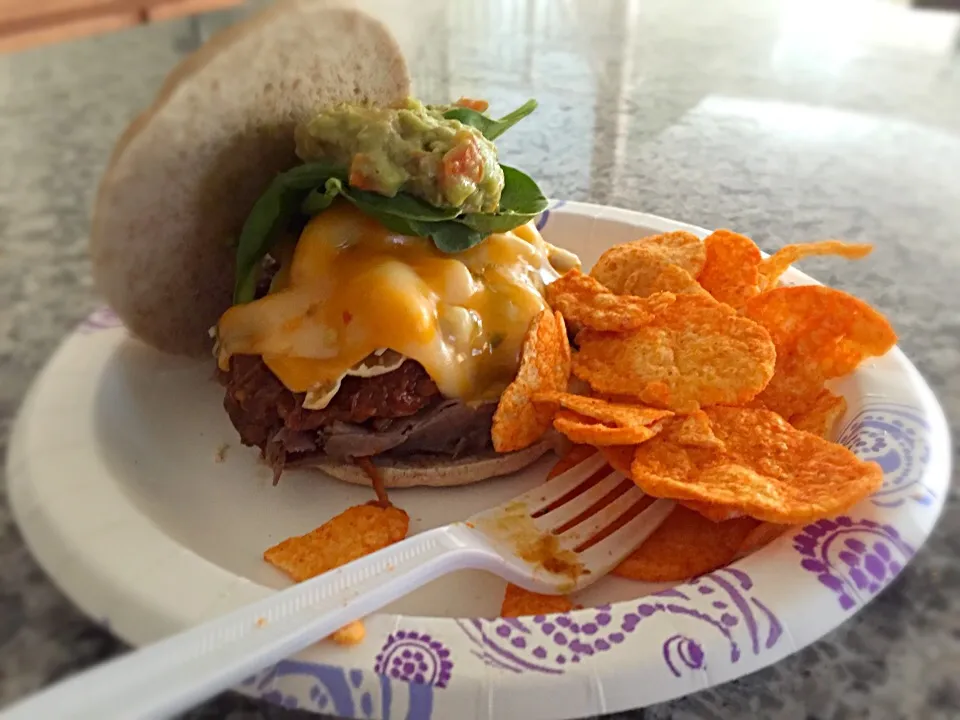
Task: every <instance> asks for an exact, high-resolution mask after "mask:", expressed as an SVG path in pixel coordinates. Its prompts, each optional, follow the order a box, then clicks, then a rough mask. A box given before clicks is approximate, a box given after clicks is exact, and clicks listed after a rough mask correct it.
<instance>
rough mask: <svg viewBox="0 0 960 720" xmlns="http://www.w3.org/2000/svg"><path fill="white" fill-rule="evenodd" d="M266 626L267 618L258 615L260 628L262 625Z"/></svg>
mask: <svg viewBox="0 0 960 720" xmlns="http://www.w3.org/2000/svg"><path fill="white" fill-rule="evenodd" d="M266 626H267V619H266V618H262V617H258V618H257V627H258V628H262V627H266Z"/></svg>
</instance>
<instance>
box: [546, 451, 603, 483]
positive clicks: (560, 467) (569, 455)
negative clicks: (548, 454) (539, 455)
mask: <svg viewBox="0 0 960 720" xmlns="http://www.w3.org/2000/svg"><path fill="white" fill-rule="evenodd" d="M595 452H597V449H596V448H595V447H591V446H590V445H573V446H571V447H570V449H569V450H567V451H566V452H565V453H564V454H563V455H562V456H560V459H559V460H557V464H556V465H554V466H553V467H552V468H550V472H548V473H547V480H552V479H553V478H555V477H556V476H557V475H563V473H565V472H566V471H567V470H570V469H571V468H574V467H576V466H577V465H579V464H580V463H582V462H583V461H584V460H586V459H587V458H588V457H590V456H591V455H593V454H594V453H595Z"/></svg>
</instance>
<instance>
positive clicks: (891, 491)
mask: <svg viewBox="0 0 960 720" xmlns="http://www.w3.org/2000/svg"><path fill="white" fill-rule="evenodd" d="M838 442H839V443H840V444H841V445H843V446H844V447H846V448H848V449H849V450H850V451H852V452H853V453H855V454H856V456H857V457H859V458H860V459H862V460H872V461H873V462H875V463H877V464H878V465H879V466H880V467H881V468H883V487H882V488H880V490H878V491H877V492H876V493H874V495H873V497H872V498H871V502H873V504H874V505H877V506H879V507H900V506H901V505H903V504H904V503H906V502H914V503H918V504H920V505H928V506H929V505H932V504H933V502H934V500H935V499H936V496H935V495H934V493H933V492H932V491H931V490H930V489H929V488H928V487H926V486H925V485H924V484H923V478H924V473H925V471H926V468H927V465H928V463H929V461H930V449H931V448H930V425H929V423H928V422H927V420H926V419H925V418H924V417H923V415H922V413H921V412H920V411H918V410H916V409H915V408H913V407H910V406H909V405H901V404H899V403H872V404H868V405H866V406H865V407H864V408H863V409H862V410H861V411H860V412H858V413H857V415H856V416H855V417H854V418H853V419H852V420H851V421H850V422H849V423H847V425H846V427H844V429H843V431H842V432H841V433H840V438H839V440H838Z"/></svg>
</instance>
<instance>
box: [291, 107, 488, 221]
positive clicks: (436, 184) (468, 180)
mask: <svg viewBox="0 0 960 720" xmlns="http://www.w3.org/2000/svg"><path fill="white" fill-rule="evenodd" d="M447 109H448V108H447V107H443V106H427V105H424V104H423V103H421V102H419V101H417V100H414V99H408V100H407V101H406V102H405V103H404V104H403V105H402V106H400V107H391V108H383V107H370V106H364V105H354V104H340V105H335V106H332V107H330V108H327V109H324V110H323V111H321V112H319V113H317V114H316V115H315V116H313V117H312V118H310V119H309V120H307V121H306V122H303V123H301V124H300V125H299V126H298V127H297V129H296V135H295V138H296V148H297V155H298V156H299V157H300V159H302V160H303V161H304V162H325V163H331V164H334V165H337V166H340V167H344V168H347V169H348V172H349V180H348V182H349V184H350V186H351V187H355V188H357V189H359V190H369V191H372V192H376V193H379V194H381V195H385V196H387V197H394V196H395V195H396V194H397V193H398V192H405V193H409V194H410V195H414V196H416V197H418V198H420V199H421V200H424V201H425V202H428V203H430V204H431V205H434V206H437V207H453V208H460V210H461V211H462V212H464V213H475V212H481V213H492V212H496V210H497V208H498V207H499V205H500V194H501V193H502V192H503V182H504V180H503V170H502V169H501V167H500V163H499V161H498V159H497V148H496V146H495V145H494V144H493V143H492V142H491V141H490V140H488V139H487V138H485V137H484V136H483V134H481V132H480V131H479V130H477V129H476V128H474V127H471V126H469V125H464V124H463V123H461V122H460V121H459V120H454V119H450V118H445V117H444V116H443V113H444V112H445V111H446V110H447Z"/></svg>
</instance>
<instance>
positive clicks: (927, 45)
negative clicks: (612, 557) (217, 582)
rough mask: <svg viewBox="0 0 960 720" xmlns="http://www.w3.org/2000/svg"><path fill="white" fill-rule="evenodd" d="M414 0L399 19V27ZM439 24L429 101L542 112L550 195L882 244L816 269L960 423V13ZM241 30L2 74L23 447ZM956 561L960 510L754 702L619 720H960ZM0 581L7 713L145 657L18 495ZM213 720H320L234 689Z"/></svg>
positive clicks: (531, 135)
mask: <svg viewBox="0 0 960 720" xmlns="http://www.w3.org/2000/svg"><path fill="white" fill-rule="evenodd" d="M398 5H399V4H391V3H387V2H386V1H385V0H384V3H383V7H384V8H386V10H385V12H386V13H387V15H389V16H390V17H388V19H390V20H392V21H394V22H399V18H400V14H399V11H398V10H397V6H398ZM418 8H419V9H418V10H417V11H416V13H414V15H415V17H414V18H413V20H412V21H411V20H410V17H409V16H410V14H411V12H412V11H404V13H403V14H404V16H406V20H407V21H408V22H407V23H406V24H405V25H404V26H403V27H399V28H398V32H399V35H400V37H401V41H402V43H403V44H404V45H405V47H406V51H407V54H408V57H409V58H410V60H411V64H412V66H413V70H414V73H415V76H416V81H417V85H418V91H419V93H420V94H421V95H422V96H424V97H426V98H427V99H430V100H443V99H446V98H449V97H455V96H459V95H461V94H465V95H474V96H478V95H479V96H483V97H488V98H490V99H491V100H492V101H493V102H494V105H495V107H496V108H498V109H501V108H508V107H511V106H512V105H513V104H516V103H517V101H519V100H522V99H526V98H527V97H530V96H535V97H537V98H538V99H539V100H540V102H541V106H542V109H541V110H540V111H539V112H538V113H537V115H536V116H535V119H534V120H530V121H527V122H526V123H523V124H521V125H520V126H518V127H517V128H516V129H515V130H514V131H512V133H511V134H510V135H508V136H506V137H505V139H504V141H503V143H502V152H503V154H504V155H505V156H508V157H510V158H511V161H512V162H513V163H515V164H518V165H521V166H522V167H524V168H525V169H527V170H529V171H530V172H531V174H533V175H535V176H536V177H537V178H538V179H539V180H540V181H541V185H542V186H543V187H544V189H545V190H547V191H548V192H549V193H550V194H551V195H552V196H554V197H564V198H570V199H576V200H590V201H594V202H601V203H609V204H613V205H620V206H623V207H627V208H633V209H639V210H644V211H647V212H652V213H656V214H660V215H664V216H667V217H672V218H677V219H681V220H684V221H687V222H690V223H694V224H698V225H703V226H706V227H719V226H729V227H733V228H735V229H738V230H741V231H743V232H745V233H747V234H750V235H752V236H753V237H754V238H756V239H757V241H758V242H759V243H760V244H761V245H762V246H763V247H764V248H765V249H768V250H772V249H775V248H777V247H778V246H780V245H782V244H783V243H786V242H789V241H795V240H804V239H814V238H822V237H828V236H839V237H843V238H846V239H849V240H864V241H871V242H873V243H875V244H876V246H877V250H876V252H875V253H874V255H873V256H872V257H871V258H870V260H869V262H865V263H862V264H847V265H843V266H842V267H841V266H840V265H839V264H838V263H837V262H836V261H834V262H829V263H828V262H817V261H811V262H808V263H806V264H805V266H804V269H805V270H808V271H809V272H811V273H812V274H814V275H817V276H818V277H820V278H822V279H823V280H825V281H827V282H829V283H831V284H835V285H837V286H839V287H841V288H844V289H848V290H850V291H852V292H855V293H856V294H858V295H860V296H862V297H864V298H865V299H867V300H869V301H870V302H872V303H874V304H875V305H877V306H878V307H879V308H881V309H882V310H883V311H884V312H885V313H887V314H888V315H889V317H890V318H891V319H892V320H893V322H894V324H895V325H896V327H897V329H898V330H899V332H900V335H901V344H902V347H903V349H904V350H905V351H906V353H907V354H908V355H909V356H910V357H911V358H912V359H913V360H914V362H915V363H916V365H917V367H918V368H919V369H920V371H921V372H922V373H923V374H924V375H925V376H926V378H927V379H928V380H929V382H930V384H931V385H932V387H933V388H934V390H935V392H936V393H937V395H938V396H939V398H940V400H941V403H942V404H943V406H944V408H945V410H946V412H947V414H948V417H949V418H950V419H951V420H952V421H954V422H955V421H956V418H957V417H960V320H958V318H960V314H958V312H957V300H958V299H960V293H958V290H957V286H958V280H957V278H958V277H960V235H958V232H960V231H958V228H960V58H958V56H957V47H958V44H960V42H958V38H960V35H958V26H960V21H958V18H957V17H956V16H951V15H937V14H932V13H916V12H910V11H907V10H905V9H903V8H902V7H900V6H899V5H896V4H887V3H877V4H872V3H870V2H858V3H810V2H785V1H777V0H755V1H754V0H750V1H745V2H734V0H726V1H724V2H709V3H705V2H700V1H689V2H688V1H671V0H653V1H650V2H630V1H627V0H623V1H622V2H621V1H618V0H564V1H560V0H553V1H551V2H547V1H546V0H541V1H540V2H534V1H533V0H516V1H515V2H513V3H510V2H484V1H482V0H478V2H473V3H445V4H443V3H440V2H435V3H429V2H427V3H421V4H420V5H418ZM235 19H236V14H235V13H223V14H217V15H210V16H206V17H203V18H201V19H193V20H181V21H174V22H168V23H161V24H158V25H155V26H151V27H146V28H140V29H136V30H131V31H126V32H121V33H117V34H114V35H109V36H105V37H98V38H91V39H87V40H82V41H78V42H73V43H68V44H65V45H62V46H56V47H47V48H40V49H36V50H32V51H29V52H24V53H19V54H15V55H9V56H0V109H2V110H0V157H2V162H0V238H2V240H0V443H2V444H3V446H4V449H5V446H6V440H7V437H8V432H9V427H10V423H11V421H12V419H13V416H14V414H15V412H16V409H17V407H18V405H19V403H20V401H21V399H22V398H23V395H24V393H25V391H26V387H27V384H28V383H29V382H30V381H31V380H32V378H33V377H34V376H35V374H36V373H37V372H38V371H39V369H40V368H41V367H42V365H43V363H44V361H45V360H46V358H47V357H48V356H49V354H50V353H51V352H52V351H53V349H54V348H55V347H56V345H57V343H58V342H59V341H60V339H61V338H62V337H63V336H64V335H65V333H67V332H69V330H70V329H71V328H72V327H73V326H74V325H75V324H76V323H77V322H78V321H79V320H80V319H81V318H82V317H83V316H84V315H86V314H87V312H88V311H89V310H90V309H91V308H92V307H93V306H94V305H95V302H96V301H95V296H94V291H93V288H92V285H91V280H90V273H89V268H88V266H87V261H86V257H85V252H86V242H87V229H88V228H87V226H88V221H89V209H90V205H91V201H92V198H93V195H94V192H95V186H96V182H97V179H98V177H99V175H100V173H101V172H102V170H103V167H104V165H105V163H106V159H107V156H108V153H109V151H110V149H111V146H112V144H113V141H114V140H115V138H116V136H117V135H118V133H119V132H120V131H121V130H122V129H123V127H124V126H125V125H126V123H127V122H128V121H129V120H130V119H131V117H132V116H133V115H134V113H135V112H136V111H137V109H138V108H141V107H142V106H144V105H145V104H146V103H147V102H148V101H149V100H150V98H151V96H152V94H153V93H154V92H155V90H156V89H157V87H158V86H159V83H160V82H161V80H162V78H163V76H164V74H165V73H166V72H167V71H168V70H169V69H170V68H171V67H172V66H173V64H174V63H176V62H177V60H178V58H180V57H182V56H183V55H184V54H185V53H187V52H189V51H190V50H191V49H192V48H194V47H196V45H197V43H198V42H200V41H201V40H202V38H204V37H205V36H207V35H208V34H209V33H210V32H211V31H213V30H214V29H215V28H217V27H220V26H223V25H226V24H229V23H230V22H232V21H234V20H235ZM494 28H500V30H499V33H498V34H495V33H494ZM504 28H506V29H504ZM51 451H55V448H54V449H51ZM956 459H957V453H956V450H954V463H955V465H956ZM958 558H960V503H958V500H957V497H956V491H955V490H954V491H953V492H952V493H951V495H950V498H949V500H948V502H947V507H946V510H945V512H944V514H943V517H942V519H941V521H940V523H939V526H938V528H937V530H936V531H935V533H934V535H933V537H932V538H931V539H930V541H929V542H928V543H927V545H926V546H925V547H924V548H923V549H922V550H921V551H920V552H919V554H918V555H917V557H916V559H915V560H914V561H913V562H912V563H911V564H910V565H909V566H908V567H907V568H906V570H905V571H904V572H903V573H902V575H901V576H900V577H899V579H898V580H897V581H896V582H895V583H894V584H893V585H892V586H891V587H890V588H889V589H887V590H886V591H885V592H883V593H882V594H881V595H880V596H879V597H878V598H877V599H876V600H875V601H874V602H873V603H871V604H870V605H869V606H868V607H867V608H866V610H864V611H863V612H861V613H860V614H858V615H857V616H856V617H854V618H853V619H851V620H850V621H849V622H848V623H846V624H845V625H844V626H843V627H842V628H841V629H839V630H838V631H836V632H834V633H832V634H831V635H829V636H827V637H826V638H824V639H823V640H821V641H820V642H818V643H816V644H815V645H813V646H812V647H809V648H807V649H806V650H804V651H802V652H800V653H799V654H797V655H795V656H793V657H791V658H789V659H787V660H784V661H783V662H781V663H779V664H777V665H776V666H774V667H771V668H768V669H766V670H763V671H761V672H759V673H757V674H755V675H752V676H750V677H747V678H745V679H743V680H740V681H738V682H734V683H730V684H727V685H724V686H721V687H718V688H715V689H712V690H708V691H705V692H701V693H699V694H697V695H693V696H690V697H687V698H684V699H681V700H678V701H675V702H672V703H669V704H665V705H661V706H656V707H650V708H647V709H645V710H642V711H635V712H632V713H625V714H622V715H619V716H617V717H622V718H627V717H629V718H632V719H634V720H635V719H637V718H648V719H649V720H654V719H656V720H666V719H667V718H670V719H673V720H715V719H726V718H755V717H762V718H770V719H771V720H806V719H809V718H817V719H819V718H823V719H827V718H829V719H832V720H842V719H844V718H878V719H879V718H883V719H886V718H890V719H894V718H931V719H932V718H956V717H960V560H958ZM0 578H2V583H0V703H7V702H10V701H12V700H14V699H16V698H18V697H21V696H23V695H25V694H26V693H29V692H31V691H32V690H35V689H37V688H39V687H41V686H42V685H44V684H46V683H49V682H51V681H53V680H56V679H58V678H61V677H63V676H64V675H67V674H69V673H71V672H73V671H76V670H79V669H81V668H84V667H86V666H88V665H90V664H91V663H93V662H95V661H97V660H101V659H103V658H106V657H108V656H110V655H112V654H114V653H116V652H118V651H119V650H121V649H122V647H121V645H120V644H119V643H117V642H116V641H115V640H113V639H112V638H111V637H110V636H109V635H108V634H106V633H105V632H104V631H103V630H101V629H98V628H97V627H96V626H94V625H93V624H92V623H90V622H88V621H87V620H86V619H85V618H84V617H82V616H81V615H80V614H79V613H78V612H77V611H76V610H74V609H73V608H72V606H71V605H70V603H69V602H68V601H67V600H66V599H65V598H64V597H63V596H62V595H61V594H60V593H59V592H58V591H57V590H56V589H55V588H54V587H53V586H52V585H51V584H50V583H49V581H47V580H46V579H45V577H44V575H43V574H42V572H41V571H40V570H39V568H38V567H37V566H36V564H35V563H34V562H33V560H32V559H31V558H30V556H29V555H28V553H27V551H26V549H25V548H24V546H23V543H22V540H21V539H20V537H19V535H18V533H17V530H16V529H15V527H14V525H13V523H12V520H11V517H10V513H9V510H8V508H7V505H6V502H5V500H0ZM189 717H191V718H219V717H227V718H230V720H241V719H248V718H249V719H251V720H252V719H253V718H262V717H271V718H273V717H275V718H284V719H285V720H286V719H288V718H290V719H292V718H295V717H298V715H297V714H295V713H292V712H287V711H282V710H279V709H275V708H272V707H268V706H266V705H264V704H258V703H253V702H250V701H247V700H245V699H242V698H240V697H237V696H234V695H229V694H228V695H224V696H221V697H220V698H218V699H216V700H214V701H212V702H210V703H208V704H206V705H205V706H203V707H202V708H199V709H197V710H196V711H194V712H192V713H190V715H189ZM300 717H304V718H305V717H308V716H306V715H302V716H300Z"/></svg>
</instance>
